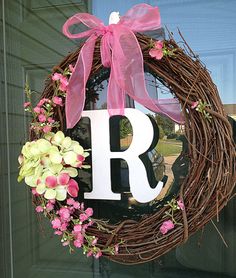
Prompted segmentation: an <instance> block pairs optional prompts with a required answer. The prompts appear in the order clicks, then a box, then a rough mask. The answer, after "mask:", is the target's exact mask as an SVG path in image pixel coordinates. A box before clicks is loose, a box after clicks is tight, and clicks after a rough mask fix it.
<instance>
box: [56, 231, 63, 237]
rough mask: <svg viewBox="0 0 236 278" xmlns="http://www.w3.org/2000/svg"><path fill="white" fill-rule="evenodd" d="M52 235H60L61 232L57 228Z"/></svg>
mask: <svg viewBox="0 0 236 278" xmlns="http://www.w3.org/2000/svg"><path fill="white" fill-rule="evenodd" d="M54 235H58V236H60V235H62V232H61V231H58V230H57V231H55V232H54Z"/></svg>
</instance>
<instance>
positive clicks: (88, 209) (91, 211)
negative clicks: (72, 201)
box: [85, 208, 93, 217]
mask: <svg viewBox="0 0 236 278" xmlns="http://www.w3.org/2000/svg"><path fill="white" fill-rule="evenodd" d="M85 213H86V214H87V215H88V216H89V217H90V216H92V215H93V209H92V208H87V209H86V210H85Z"/></svg>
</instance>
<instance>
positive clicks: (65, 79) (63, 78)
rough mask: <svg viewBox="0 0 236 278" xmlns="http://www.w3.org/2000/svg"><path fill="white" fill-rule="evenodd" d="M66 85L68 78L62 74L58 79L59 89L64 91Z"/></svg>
mask: <svg viewBox="0 0 236 278" xmlns="http://www.w3.org/2000/svg"><path fill="white" fill-rule="evenodd" d="M67 86H68V80H67V78H66V77H65V76H62V78H61V79H60V86H59V90H61V91H63V92H64V91H66V89H67Z"/></svg>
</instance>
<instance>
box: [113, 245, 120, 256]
mask: <svg viewBox="0 0 236 278" xmlns="http://www.w3.org/2000/svg"><path fill="white" fill-rule="evenodd" d="M114 248H115V254H118V252H119V245H118V244H116V245H115V246H114Z"/></svg>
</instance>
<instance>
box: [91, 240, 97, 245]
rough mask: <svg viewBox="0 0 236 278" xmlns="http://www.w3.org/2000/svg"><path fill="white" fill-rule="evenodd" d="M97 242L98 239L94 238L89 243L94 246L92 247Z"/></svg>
mask: <svg viewBox="0 0 236 278" xmlns="http://www.w3.org/2000/svg"><path fill="white" fill-rule="evenodd" d="M97 241H98V239H97V238H95V239H94V240H93V241H92V242H91V244H92V245H93V246H94V245H96V244H97Z"/></svg>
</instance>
